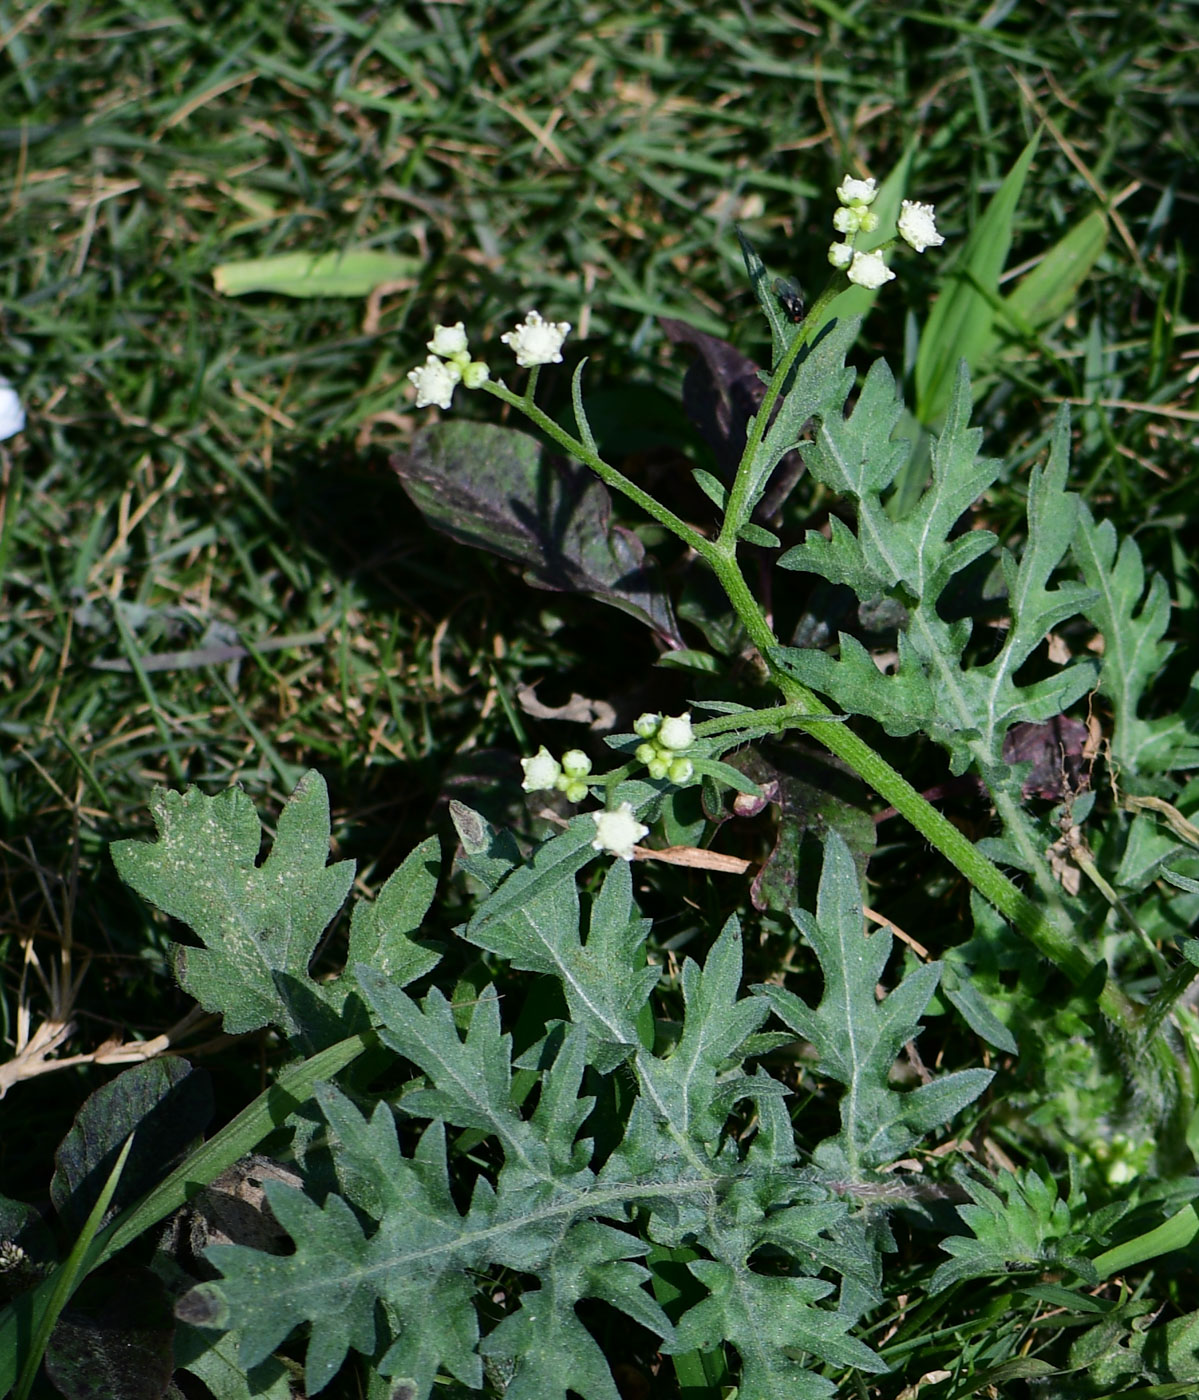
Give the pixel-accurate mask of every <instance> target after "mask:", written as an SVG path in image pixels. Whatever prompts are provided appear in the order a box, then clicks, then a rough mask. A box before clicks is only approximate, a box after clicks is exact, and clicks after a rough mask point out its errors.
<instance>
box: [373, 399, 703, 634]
mask: <svg viewBox="0 0 1199 1400" xmlns="http://www.w3.org/2000/svg"><path fill="white" fill-rule="evenodd" d="M391 464H392V467H393V468H394V469H395V471H396V473H397V474H398V475H399V478H400V481H401V483H402V484H403V487H404V490H405V491H407V493H408V495H409V496H410V497H411V498H412V500H413V501H414V502H415V503H416V505H417V507H418V508H419V509H420V511H421V514H422V515H424V517H425V519H426V520H427V521H428V522H429V524H430V525H432V526H433V528H434V529H435V530H440V531H441V532H442V533H443V534H446V535H449V536H450V537H451V538H452V539H456V540H459V541H461V542H462V543H464V544H469V545H474V546H475V547H476V548H478V549H486V550H489V551H490V552H491V553H492V554H498V555H500V556H501V557H502V558H504V559H510V560H512V561H513V563H516V564H520V565H521V566H522V567H523V568H524V569H525V577H526V579H527V580H528V581H529V583H531V584H533V585H534V586H535V587H537V588H548V589H553V590H556V591H558V592H564V593H587V594H590V596H591V597H593V598H596V599H598V600H599V601H600V602H604V603H609V604H611V606H612V607H615V608H620V610H621V611H622V612H626V613H628V614H629V615H630V616H631V617H635V618H637V619H638V621H640V622H644V623H645V624H646V625H647V626H648V627H652V628H653V630H654V631H655V632H657V633H658V635H659V636H660V637H662V638H663V640H664V641H666V642H667V643H668V644H669V645H670V646H672V647H681V646H682V645H683V639H682V637H681V636H680V635H679V630H678V623H677V622H676V621H675V618H674V613H673V611H672V609H671V605H670V599H669V598H668V596H667V595H666V593H665V591H664V590H663V588H662V586H661V583H660V582H659V580H658V576H657V571H656V569H655V567H654V565H653V563H652V561H649V562H647V560H646V557H645V549H644V546H643V545H642V543H641V541H640V540H639V539H638V538H637V536H636V535H635V534H634V533H633V532H632V531H631V530H626V529H625V528H624V527H623V526H621V525H614V524H613V523H612V519H611V513H612V509H611V507H612V503H611V499H610V497H609V495H608V491H607V489H606V488H605V486H604V484H603V483H602V482H601V481H598V480H597V479H596V478H595V477H594V476H593V475H592V474H591V472H590V471H588V470H587V468H586V467H583V466H579V465H576V464H574V463H567V462H563V461H561V460H559V459H558V458H556V457H553V456H551V455H550V454H549V453H547V452H546V451H544V450H543V449H542V447H541V445H540V444H539V443H538V442H537V441H536V440H535V439H534V438H531V437H529V436H527V435H526V434H524V433H520V432H517V431H515V430H514V429H511V428H503V427H498V426H496V425H494V424H489V423H471V422H467V421H463V420H459V421H457V422H454V421H450V422H445V423H436V424H434V425H433V426H432V427H429V428H425V429H423V430H422V431H421V432H419V433H418V434H417V435H416V439H415V440H414V442H413V444H412V450H411V452H402V453H397V454H396V455H395V456H393V457H392V459H391Z"/></svg>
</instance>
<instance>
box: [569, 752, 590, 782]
mask: <svg viewBox="0 0 1199 1400" xmlns="http://www.w3.org/2000/svg"><path fill="white" fill-rule="evenodd" d="M562 771H563V772H564V773H565V774H566V776H567V777H568V778H585V777H586V776H587V774H588V773H590V772H591V760H590V759H589V758H588V757H587V755H586V754H585V753H584V752H583V750H582V749H567V750H566V752H565V753H564V754H563V755H562Z"/></svg>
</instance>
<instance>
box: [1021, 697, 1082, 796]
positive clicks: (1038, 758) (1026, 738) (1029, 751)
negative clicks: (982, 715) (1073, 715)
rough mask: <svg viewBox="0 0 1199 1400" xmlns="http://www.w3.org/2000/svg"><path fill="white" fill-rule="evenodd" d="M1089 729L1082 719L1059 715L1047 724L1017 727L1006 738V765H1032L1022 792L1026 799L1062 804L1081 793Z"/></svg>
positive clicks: (1023, 724)
mask: <svg viewBox="0 0 1199 1400" xmlns="http://www.w3.org/2000/svg"><path fill="white" fill-rule="evenodd" d="M1086 741H1087V727H1086V725H1085V724H1083V722H1082V721H1081V720H1078V719H1067V718H1066V716H1065V715H1055V716H1054V717H1053V719H1051V720H1047V721H1046V722H1045V723H1044V724H1025V723H1021V724H1013V725H1012V727H1011V728H1010V729H1009V730H1008V731H1007V733H1006V734H1005V735H1004V736H1003V761H1004V762H1005V763H1031V764H1032V771H1031V772H1030V773H1029V774H1028V775H1027V776H1026V777H1025V779H1024V784H1023V787H1022V789H1021V791H1022V792H1023V793H1024V796H1025V797H1043V798H1045V799H1046V801H1049V802H1056V801H1059V800H1060V799H1061V798H1062V797H1063V796H1064V794H1065V793H1066V792H1067V791H1069V792H1078V791H1080V790H1081V789H1082V788H1084V787H1086V786H1087V784H1086V782H1085V781H1084V780H1083V763H1084V760H1083V753H1082V751H1083V745H1084V744H1085V743H1086Z"/></svg>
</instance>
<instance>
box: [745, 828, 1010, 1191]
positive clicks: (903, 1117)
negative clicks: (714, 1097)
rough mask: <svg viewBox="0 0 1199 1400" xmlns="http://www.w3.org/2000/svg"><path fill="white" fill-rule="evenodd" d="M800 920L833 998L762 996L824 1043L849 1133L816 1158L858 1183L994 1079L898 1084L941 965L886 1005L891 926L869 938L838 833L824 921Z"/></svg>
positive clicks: (917, 976)
mask: <svg viewBox="0 0 1199 1400" xmlns="http://www.w3.org/2000/svg"><path fill="white" fill-rule="evenodd" d="M793 918H794V919H795V922H796V924H797V925H798V927H799V929H800V931H801V933H802V934H803V935H804V938H805V939H806V940H807V942H808V943H809V944H810V945H811V946H812V949H813V951H814V952H815V953H816V956H817V958H818V959H819V960H820V968H821V971H822V972H823V974H824V995H823V997H822V998H821V1000H820V1004H819V1006H817V1007H816V1008H815V1009H813V1008H812V1007H810V1006H808V1005H807V1004H806V1003H805V1002H804V1001H802V1000H801V999H800V998H799V997H797V996H796V995H795V994H794V993H793V992H790V991H788V990H786V989H785V988H783V987H777V986H759V987H755V988H754V990H755V991H756V992H758V993H760V994H761V996H762V997H764V998H765V999H766V1000H767V1001H768V1002H769V1003H770V1005H771V1007H772V1008H773V1010H774V1011H775V1013H776V1014H777V1015H778V1017H779V1019H780V1020H782V1021H783V1022H784V1023H785V1024H786V1025H788V1026H789V1027H790V1028H791V1029H792V1030H793V1031H795V1032H796V1034H798V1035H800V1036H802V1037H803V1038H804V1039H805V1040H807V1041H810V1042H811V1044H812V1045H813V1046H814V1047H815V1049H816V1052H817V1054H818V1055H819V1057H820V1058H819V1062H818V1067H817V1068H818V1072H819V1073H821V1074H825V1075H827V1076H828V1077H829V1078H830V1079H834V1080H836V1081H837V1083H839V1084H843V1085H844V1086H845V1093H844V1095H843V1097H842V1100H841V1131H840V1133H839V1134H838V1135H837V1137H835V1138H832V1139H829V1140H828V1141H826V1142H824V1143H822V1144H821V1145H820V1146H819V1147H817V1149H816V1152H815V1156H816V1160H817V1162H819V1163H820V1165H821V1166H822V1167H824V1168H825V1169H826V1170H828V1171H829V1172H830V1173H832V1174H834V1175H839V1176H844V1177H845V1178H846V1180H847V1182H848V1183H850V1184H853V1183H858V1182H861V1181H863V1180H865V1179H866V1176H867V1174H868V1173H870V1172H871V1171H874V1170H877V1169H878V1168H880V1167H883V1166H886V1165H888V1164H889V1163H891V1162H893V1161H894V1160H895V1159H896V1158H897V1157H900V1156H902V1155H903V1154H904V1153H905V1152H907V1151H908V1149H909V1148H910V1147H911V1145H912V1144H913V1143H914V1142H916V1141H917V1140H918V1139H919V1138H920V1137H921V1136H922V1135H923V1134H924V1133H926V1132H928V1131H930V1130H931V1129H932V1128H935V1127H939V1126H940V1125H941V1124H943V1123H947V1122H948V1121H949V1119H950V1118H952V1117H953V1115H954V1114H955V1113H957V1112H958V1111H959V1110H960V1109H962V1108H964V1107H965V1106H966V1105H967V1104H969V1103H972V1102H973V1101H974V1099H976V1098H977V1097H978V1096H979V1094H981V1093H982V1092H983V1090H984V1089H985V1088H986V1087H987V1085H988V1084H989V1083H990V1082H991V1079H992V1078H993V1075H992V1073H991V1072H990V1071H989V1070H983V1069H967V1070H961V1071H959V1072H958V1073H956V1074H949V1075H945V1076H943V1077H942V1078H940V1079H933V1080H931V1081H930V1082H929V1083H927V1084H924V1085H922V1086H921V1087H920V1088H919V1089H914V1090H911V1091H909V1092H906V1093H900V1092H898V1091H897V1090H896V1089H895V1088H893V1087H892V1086H891V1084H890V1083H889V1082H888V1076H889V1073H890V1070H891V1066H892V1065H893V1064H894V1062H895V1056H896V1054H897V1053H898V1051H899V1049H900V1047H901V1046H902V1045H903V1044H904V1043H905V1042H907V1041H908V1040H910V1039H912V1037H913V1036H915V1034H916V1033H917V1030H918V1027H919V1021H920V1016H921V1014H922V1013H923V1011H924V1008H925V1007H926V1006H927V1005H928V1001H929V998H930V997H931V996H932V994H933V992H934V991H935V990H936V986H937V982H938V980H939V978H940V974H941V965H940V963H926V964H925V965H924V966H922V967H920V968H917V969H916V971H915V972H912V973H910V974H909V975H908V976H907V977H905V978H904V979H903V981H902V982H900V983H899V984H898V985H897V986H895V987H893V988H892V989H891V991H890V992H889V993H888V995H887V996H886V997H885V998H884V999H883V1000H882V1001H881V1002H880V1001H879V1000H878V999H877V997H876V995H875V989H876V987H877V986H878V985H879V981H880V979H881V977H882V975H883V969H884V968H885V967H886V964H887V959H888V957H889V956H890V952H891V941H892V940H891V934H890V932H889V931H888V930H886V929H880V930H879V931H878V932H876V933H872V934H869V935H867V934H866V933H865V932H864V929H863V922H862V903H861V898H860V896H859V893H858V874H857V869H856V867H855V866H854V862H853V857H852V856H851V855H850V853H849V848H848V847H847V846H846V845H845V843H844V841H843V840H842V839H841V837H840V836H839V835H838V834H837V833H836V832H830V833H829V836H828V838H827V842H826V845H825V857H824V872H823V874H822V876H821V879H820V894H819V900H818V904H817V909H816V915H815V917H813V916H812V915H811V914H809V913H808V912H807V911H806V910H802V909H797V910H795V911H793Z"/></svg>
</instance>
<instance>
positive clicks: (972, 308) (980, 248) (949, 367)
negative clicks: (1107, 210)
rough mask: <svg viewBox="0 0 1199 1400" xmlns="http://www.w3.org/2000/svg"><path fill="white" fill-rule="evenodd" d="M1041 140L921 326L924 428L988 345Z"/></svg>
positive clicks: (919, 403) (992, 207)
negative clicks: (1021, 205)
mask: <svg viewBox="0 0 1199 1400" xmlns="http://www.w3.org/2000/svg"><path fill="white" fill-rule="evenodd" d="M1039 142H1040V132H1039V131H1038V132H1037V134H1036V135H1035V136H1034V137H1033V138H1032V140H1031V141H1029V143H1028V145H1027V146H1025V148H1024V150H1023V151H1022V152H1021V153H1020V156H1019V158H1018V159H1017V160H1016V163H1015V164H1014V165H1013V166H1012V169H1011V171H1010V172H1009V173H1008V175H1007V178H1006V179H1005V180H1004V182H1003V184H1001V185H1000V187H999V189H998V190H996V192H995V194H994V195H993V196H992V198H991V201H990V203H989V204H988V205H987V207H986V209H985V210H984V211H983V214H982V217H981V218H980V219H979V221H978V223H977V224H975V226H974V228H973V229H972V230H971V232H970V236H969V238H968V239H967V240H966V243H965V246H964V247H963V248H962V251H961V254H960V256H959V258H958V261H957V263H956V264H955V266H954V269H953V271H952V273H951V274H950V281H949V285H948V286H947V287H946V288H945V289H944V291H943V292H942V293H941V295H940V296H939V297H938V298H937V301H936V302H935V304H934V305H933V309H932V312H931V313H930V315H929V318H928V321H927V322H926V323H925V327H924V332H923V334H922V335H921V337H920V348H919V351H918V352H917V355H916V371H915V383H916V405H915V413H916V417H917V419H918V420H919V421H920V422H921V423H923V424H924V425H925V426H932V425H933V424H935V423H936V422H937V421H938V420H939V419H940V417H941V415H942V414H943V413H944V412H945V410H946V408H947V407H948V405H949V400H950V397H951V395H952V393H953V386H954V381H955V379H956V378H957V375H958V365H959V364H960V362H961V361H962V360H965V361H966V364H967V365H968V366H970V367H973V366H975V365H977V364H978V363H979V360H980V357H981V356H982V355H983V354H984V353H986V350H987V347H988V345H989V343H990V341H991V337H992V325H993V322H994V319H995V303H996V301H997V300H998V297H999V277H1000V274H1001V273H1002V272H1003V267H1004V264H1005V263H1006V262H1007V255H1008V250H1009V249H1010V248H1011V246H1012V226H1013V221H1014V219H1015V214H1016V206H1017V205H1018V204H1019V202H1020V195H1021V194H1022V193H1023V190H1024V181H1025V178H1026V177H1027V175H1028V170H1029V167H1030V166H1031V164H1032V160H1033V156H1034V155H1036V151H1037V146H1038V144H1039Z"/></svg>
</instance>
